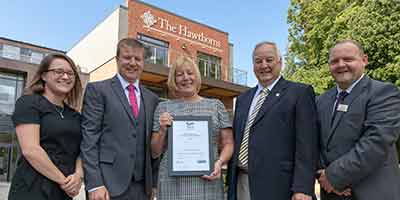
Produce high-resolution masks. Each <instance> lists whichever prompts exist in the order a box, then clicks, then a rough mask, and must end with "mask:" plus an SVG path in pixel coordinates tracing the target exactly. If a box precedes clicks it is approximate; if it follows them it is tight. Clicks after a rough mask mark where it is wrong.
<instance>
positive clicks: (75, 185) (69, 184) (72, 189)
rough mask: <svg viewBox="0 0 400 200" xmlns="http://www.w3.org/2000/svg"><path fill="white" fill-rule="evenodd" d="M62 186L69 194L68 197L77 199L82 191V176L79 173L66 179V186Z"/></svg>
mask: <svg viewBox="0 0 400 200" xmlns="http://www.w3.org/2000/svg"><path fill="white" fill-rule="evenodd" d="M60 186H61V188H62V189H63V190H64V191H65V192H66V193H67V194H68V196H70V197H75V196H76V195H78V194H79V191H80V189H81V186H82V176H81V175H80V174H78V173H74V174H71V175H69V176H68V177H67V178H66V182H65V184H62V185H60Z"/></svg>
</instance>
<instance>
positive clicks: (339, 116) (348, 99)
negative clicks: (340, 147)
mask: <svg viewBox="0 0 400 200" xmlns="http://www.w3.org/2000/svg"><path fill="white" fill-rule="evenodd" d="M368 80H369V78H368V77H367V76H366V75H364V77H363V78H362V79H361V80H360V82H358V84H357V85H356V86H355V87H354V88H353V90H352V91H351V92H350V94H349V96H348V97H346V98H345V99H344V104H345V105H348V108H350V107H351V104H352V103H353V101H354V100H355V99H356V98H357V97H358V96H360V94H361V93H362V91H363V89H364V88H365V87H366V86H367V83H368ZM336 115H337V116H336V117H335V119H334V121H333V123H332V127H331V129H330V131H329V139H328V141H327V143H328V144H329V142H330V140H331V139H332V136H333V135H334V133H335V130H336V128H337V126H338V124H339V122H340V120H341V119H342V117H343V115H345V112H338V113H336Z"/></svg>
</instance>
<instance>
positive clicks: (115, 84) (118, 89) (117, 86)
mask: <svg viewBox="0 0 400 200" xmlns="http://www.w3.org/2000/svg"><path fill="white" fill-rule="evenodd" d="M111 88H112V89H113V91H114V93H115V94H116V95H117V97H118V99H119V101H120V102H121V104H122V106H123V107H124V109H125V111H126V114H127V115H128V116H129V119H130V120H131V122H132V123H133V122H134V118H133V113H132V109H131V106H130V104H129V102H128V99H127V98H126V95H125V92H124V89H123V88H122V85H121V82H120V81H119V80H118V77H117V76H114V78H113V79H112V80H111Z"/></svg>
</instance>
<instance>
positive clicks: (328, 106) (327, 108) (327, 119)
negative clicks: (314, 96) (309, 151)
mask: <svg viewBox="0 0 400 200" xmlns="http://www.w3.org/2000/svg"><path fill="white" fill-rule="evenodd" d="M336 93H337V90H336V88H332V89H330V90H329V91H328V92H327V94H326V97H325V98H324V99H321V101H322V102H321V104H322V105H321V110H320V112H319V114H320V116H321V118H322V120H321V128H322V134H324V136H323V139H324V144H325V145H326V144H327V141H328V138H329V135H330V130H331V120H332V114H333V106H334V103H335V100H336Z"/></svg>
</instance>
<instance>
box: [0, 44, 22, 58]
mask: <svg viewBox="0 0 400 200" xmlns="http://www.w3.org/2000/svg"><path fill="white" fill-rule="evenodd" d="M3 57H4V58H9V59H13V60H19V59H20V48H19V47H16V46H11V45H6V44H5V45H3Z"/></svg>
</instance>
